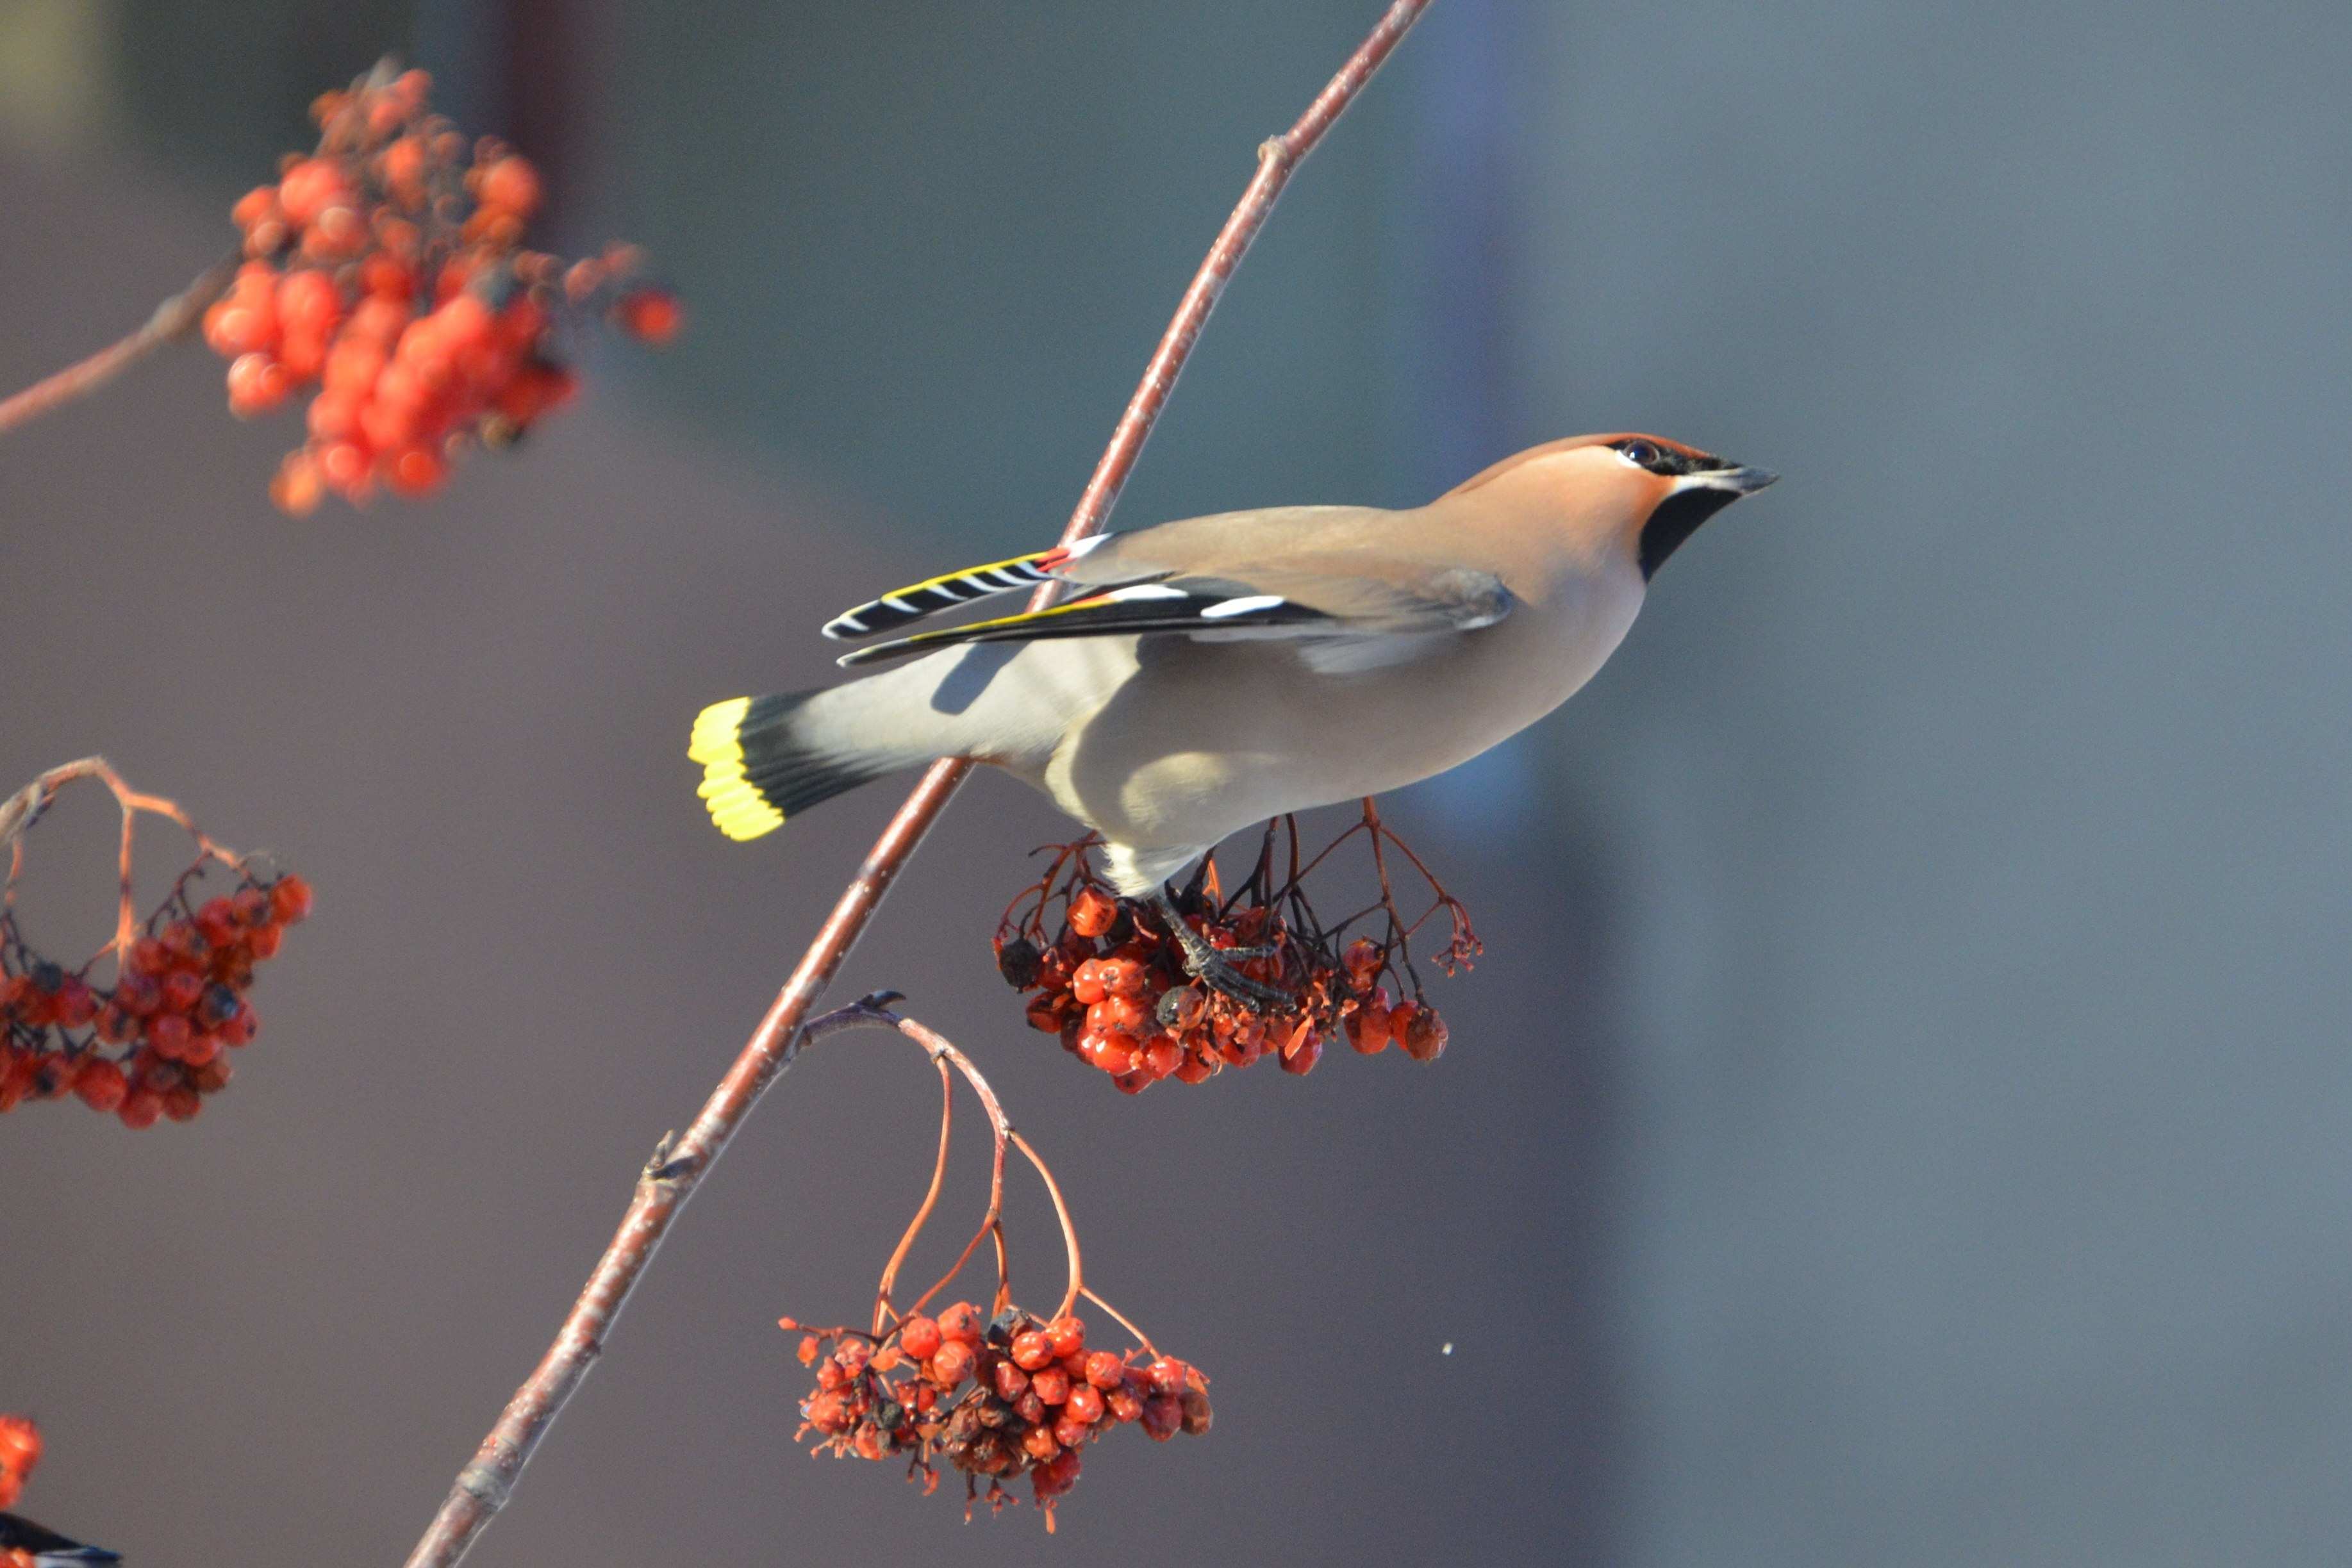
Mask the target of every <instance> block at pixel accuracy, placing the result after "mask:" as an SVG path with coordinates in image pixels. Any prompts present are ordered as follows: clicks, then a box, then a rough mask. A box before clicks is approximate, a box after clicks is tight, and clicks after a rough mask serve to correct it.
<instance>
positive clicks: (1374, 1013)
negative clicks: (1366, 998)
mask: <svg viewBox="0 0 2352 1568" xmlns="http://www.w3.org/2000/svg"><path fill="white" fill-rule="evenodd" d="M1347 1030H1348V1043H1349V1045H1350V1046H1353V1047H1354V1048H1355V1050H1356V1051H1357V1053H1358V1054H1359V1055H1362V1056H1378V1055H1379V1054H1380V1053H1381V1051H1386V1050H1387V1049H1388V1044H1389V1009H1386V1008H1384V1007H1382V1006H1381V1004H1380V1003H1379V1002H1378V1001H1370V1002H1367V1003H1365V1004H1364V1005H1363V1006H1362V1007H1360V1008H1358V1009H1356V1010H1355V1011H1354V1012H1351V1013H1349V1015H1348V1023H1347Z"/></svg>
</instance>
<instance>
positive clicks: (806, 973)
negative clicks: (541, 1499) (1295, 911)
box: [407, 0, 1429, 1568]
mask: <svg viewBox="0 0 2352 1568" xmlns="http://www.w3.org/2000/svg"><path fill="white" fill-rule="evenodd" d="M1428 5H1429V0H1392V3H1391V5H1388V6H1387V8H1386V9H1385V10H1384V11H1383V12H1382V14H1381V18H1380V20H1379V21H1378V22H1376V23H1375V24H1373V26H1372V29H1371V31H1370V34H1368V35H1367V36H1366V37H1365V38H1364V40H1363V42H1362V43H1360V44H1359V45H1358V46H1357V47H1356V49H1355V52H1354V53H1353V54H1351V55H1349V57H1348V58H1347V60H1346V61H1345V62H1343V63H1342V64H1341V66H1340V68H1339V72H1338V74H1336V75H1335V76H1333V77H1332V78H1331V79H1330V80H1329V81H1328V83H1326V84H1325V86H1324V88H1323V90H1322V91H1320V92H1319V93H1318V94H1316V96H1315V99H1314V101H1312V102H1311V103H1309V104H1308V105H1307V110H1306V112H1305V113H1303V114H1301V115H1300V116H1299V117H1298V120H1297V122H1296V123H1294V124H1293V125H1292V126H1291V127H1290V129H1289V130H1287V131H1284V132H1283V133H1282V134H1281V135H1279V136H1276V137H1273V138H1271V139H1269V140H1268V141H1265V142H1263V143H1262V144H1260V146H1259V148H1258V158H1257V172H1255V174H1254V175H1253V176H1252V177H1251V179H1250V182H1249V183H1248V185H1247V186H1246V187H1245V188H1244V190H1243V192H1242V196H1241V200H1240V201H1239V203H1237V204H1235V206H1234V210H1233V212H1232V214H1230V215H1229V216H1228V217H1227V218H1226V219H1225V223H1224V226H1223V228H1221V229H1220V230H1219V231H1218V233H1217V237H1216V239H1215V240H1214V241H1213V243H1212V244H1211V246H1210V247H1209V253H1208V255H1207V256H1206V257H1204V258H1203V259H1202V263H1201V266H1200V267H1199V269H1198V270H1197V271H1195V272H1194V274H1193V275H1192V283H1191V284H1190V286H1188V287H1186V288H1185V290H1184V294H1183V298H1181V300H1180V301H1179V302H1178V304H1177V307H1176V314H1175V316H1174V318H1173V319H1171V320H1170V322H1169V323H1168V327H1167V329H1166V330H1165V331H1164V332H1162V333H1161V334H1160V343H1159V346H1158V348H1156V349H1155V350H1153V352H1152V355H1151V359H1150V362H1149V363H1148V364H1147V365H1146V366H1145V367H1144V371H1143V378H1142V380H1141V381H1140V382H1139V383H1138V384H1137V386H1136V389H1135V392H1134V393H1133V394H1132V395H1131V396H1130V397H1129V400H1128V404H1127V408H1126V410H1125V411H1124V412H1123V413H1121V414H1120V415H1119V419H1118V424H1117V425H1116V426H1114V427H1113V429H1112V431H1111V438H1110V443H1109V444H1108V446H1107V447H1105V449H1104V451H1103V455H1102V456H1101V458H1100V459H1099V460H1098V461H1097V463H1096V465H1095V470H1094V474H1093V476H1092V477H1090V478H1089V479H1088V480H1087V486H1086V488H1085V490H1083V491H1082V492H1080V494H1079V497H1078V502H1077V506H1076V508H1075V509H1074V510H1073V511H1072V512H1071V514H1070V520H1069V524H1068V526H1067V527H1066V528H1064V529H1063V531H1062V538H1061V542H1062V543H1063V544H1065V545H1070V544H1076V543H1077V542H1078V541H1079V540H1081V539H1085V538H1091V537H1092V536H1094V535H1095V534H1097V533H1099V532H1100V531H1101V530H1102V527H1103V524H1104V523H1105V522H1106V521H1107V520H1108V517H1109V516H1110V512H1111V508H1112V507H1113V506H1114V505H1115V504H1116V503H1117V502H1118V497H1119V492H1120V491H1121V490H1122V489H1123V488H1125V486H1126V484H1127V479H1128V476H1129V474H1130V473H1132V472H1133V470H1134V467H1135V462H1136V459H1137V457H1138V456H1139V455H1141V453H1142V451H1143V445H1144V442H1145V441H1146V439H1147V438H1149V437H1150V434H1151V430H1152V427H1153V426H1154V425H1155V424H1156V423H1159V419H1160V411H1161V410H1162V409H1163V408H1164V407H1165V406H1166V405H1167V402H1168V397H1169V394H1170V392H1171V391H1173V390H1174V388H1175V385H1176V380H1177V377H1178V376H1179V375H1180V374H1181V372H1182V371H1183V369H1184V364H1185V361H1187V360H1188V359H1190V358H1191V356H1192V349H1193V346H1194V344H1195V343H1197V342H1198V341H1199V340H1200V335H1201V330H1202V328H1203V327H1204V326H1205V325H1206V324H1207V322H1208V319H1209V314H1210V312H1211V311H1212V310H1213V309H1214V308H1215V307H1216V303H1217V299H1218V298H1219V296H1221V295H1222V294H1223V292H1224V289H1225V285H1226V284H1227V283H1228V282H1230V281H1231V280H1232V278H1233V275H1234V269H1235V268H1236V267H1239V266H1240V265H1241V261H1242V258H1243V256H1245V255H1247V254H1248V251H1249V248H1250V246H1251V243H1252V242H1253V241H1255V239H1256V238H1257V235H1258V233H1259V231H1260V230H1261V229H1263V228H1264V227H1265V221H1266V219H1267V217H1268V216H1269V215H1271V214H1272V213H1273V211H1274V205H1275V202H1276V199H1277V198H1279V197H1280V195H1281V194H1282V190H1283V187H1284V186H1285V185H1286V184H1287V183H1289V180H1290V176H1291V175H1292V173H1293V172H1296V171H1297V168H1298V165H1299V163H1300V162H1302V161H1304V160H1305V158H1306V157H1307V154H1308V153H1309V152H1312V151H1313V150H1314V148H1315V145H1316V143H1318V141H1321V140H1322V139H1323V135H1324V133H1325V132H1326V131H1329V130H1330V128H1331V126H1332V123H1333V122H1334V121H1336V120H1338V119H1339V116H1340V114H1341V113H1342V112H1343V111H1344V110H1346V109H1347V107H1348V105H1349V104H1350V103H1351V102H1353V101H1354V100H1355V98H1356V95H1357V94H1358V93H1360V92H1361V91H1362V90H1363V88H1364V84H1365V83H1366V82H1368V81H1370V79H1371V77H1372V73H1373V72H1374V71H1376V70H1378V69H1379V68H1380V67H1381V62H1382V61H1383V60H1385V59H1387V58H1388V57H1389V54H1390V52H1391V50H1393V49H1394V48H1395V47H1396V46H1397V44H1398V42H1399V41H1400V40H1402V38H1403V37H1404V35H1405V34H1406V32H1407V31H1409V30H1410V29H1411V28H1412V25H1413V23H1415V22H1416V21H1418V20H1420V18H1421V14H1422V13H1423V11H1424V10H1426V9H1427V8H1428ZM1054 597H1055V589H1054V587H1053V586H1052V585H1046V586H1044V587H1041V588H1039V589H1038V591H1036V592H1035V593H1034V594H1033V595H1032V596H1031V598H1030V601H1029V606H1030V608H1031V609H1033V610H1042V609H1045V608H1046V607H1047V606H1049V605H1050V604H1051V603H1052V602H1053V601H1054ZM970 771H971V763H970V762H969V761H966V760H963V759H961V758H953V759H950V760H948V761H943V762H939V763H934V764H933V765H932V766H931V768H929V770H928V771H927V772H925V773H924V775H923V777H922V779H921V781H920V782H919V783H918V784H917V785H916V786H915V789H914V790H913V792H912V793H911V794H909V795H908V798H907V800H906V802H905V804H903V805H902V806H900V807H899V808H898V814H897V815H896V816H894V817H892V818H891V820H890V821H889V824H888V825H887V827H885V828H884V829H883V831H882V836H881V838H880V839H879V840H877V841H876V843H875V845H874V848H873V850H872V851H871V852H869V853H868V854H867V856H866V862H865V864H864V865H863V866H861V867H860V868H859V870H858V873H857V875H856V877H854V878H853V879H852V880H851V882H850V883H849V885H848V886H847V887H846V888H845V889H844V890H843V892H842V894H841V898H840V900H839V901H838V902H837V903H836V904H835V905H834V909H833V913H832V914H831V915H829V916H827V917H826V919H825V922H824V925H822V926H821V927H819V928H818V931H817V934H816V937H815V939H814V941H813V942H811V943H810V945H809V947H808V950H807V951H806V952H805V953H803V955H802V956H801V961H800V963H799V964H798V965H797V966H796V967H794V968H793V973H792V975H791V977H789V978H788V979H786V980H785V982H784V986H783V988H782V990H781V991H779V992H778V993H777V995H776V998H775V1000H774V1001H773V1002H772V1004H770V1006H769V1009H768V1011H767V1014H766V1016H765V1017H763V1018H762V1019H761V1020H760V1023H759V1027H758V1028H756V1029H755V1030H752V1032H751V1039H750V1040H748V1041H747V1042H746V1043H745V1045H744V1047H743V1050H742V1051H741V1052H740V1054H739V1055H738V1056H737V1057H736V1059H735V1062H734V1065H732V1066H731V1067H730V1068H729V1069H728V1070H727V1073H726V1076H725V1077H723V1078H721V1079H720V1080H719V1086H718V1087H717V1088H716V1089H715V1090H713V1091H712V1092H711V1094H710V1097H709V1100H707V1101H706V1102H705V1103H704V1104H703V1107H702V1109H701V1111H700V1112H699V1113H698V1114H697V1115H696V1117H695V1119H694V1121H693V1123H692V1124H690V1125H689V1126H688V1128H687V1130H686V1133H685V1134H684V1135H683V1136H682V1137H680V1138H678V1139H677V1142H676V1144H675V1145H673V1146H672V1147H671V1148H670V1149H669V1150H667V1151H666V1153H667V1158H666V1159H665V1160H663V1161H660V1162H656V1166H655V1167H654V1168H652V1169H649V1170H648V1171H647V1172H646V1175H645V1176H643V1177H641V1178H640V1180H639V1181H638V1183H637V1190H636V1194H635V1197H634V1198H633V1199H632V1200H631V1202H630V1205H629V1208H628V1212H627V1213H626V1214H625V1215H624V1216H623V1217H622V1219H621V1227H620V1229H619V1230H618V1231H616V1232H615V1233H614V1237H613V1240H612V1242H611V1243H610V1244H609V1245H608V1246H607V1247H606V1248H605V1249H604V1256H603V1257H602V1258H600V1259H599V1260H597V1263H596V1267H595V1270H594V1271H593V1273H591V1274H590V1275H589V1278H588V1283H587V1286H586V1287H585V1288H584V1289H583V1291H581V1293H580V1298H579V1300H578V1301H575V1302H573V1304H572V1310H571V1311H570V1312H568V1313H567V1314H566V1315H565V1317H564V1320H563V1322H562V1326H561V1327H560V1328H559V1329H558V1330H557V1333H556V1336H555V1340H554V1343H552V1344H551V1345H550V1346H549V1347H548V1349H547V1352H546V1354H544V1355H543V1356H542V1357H541V1360H540V1364H539V1365H538V1366H537V1367H536V1368H535V1369H533V1371H532V1372H531V1374H530V1376H529V1377H527V1378H526V1379H524V1381H523V1383H522V1385H521V1386H520V1388H518V1389H517V1390H516V1391H515V1394H514V1396H513V1397H512V1398H511V1399H510V1400H509V1401H508V1403H507V1406H506V1408H505V1410H503V1411H502V1412H501V1413H500V1414H499V1418H498V1420H497V1422H496V1423H495V1424H493V1425H492V1427H491V1428H490V1430H489V1433H488V1436H486V1437H484V1438H483V1439H482V1443H481V1446H480V1448H478V1450H477V1451H476V1453H475V1456H474V1458H473V1459H472V1460H471V1461H470V1462H469V1463H468V1464H467V1466H466V1468H465V1469H463V1470H461V1471H459V1472H458V1476H457V1483H456V1485H454V1486H453V1487H452V1488H451V1489H450V1491H449V1495H448V1497H447V1498H446V1499H445V1500H443V1502H442V1504H441V1508H440V1511H439V1512H438V1513H436V1515H435V1516H434V1519H433V1522H432V1523H431V1524H430V1525H429V1526H427V1527H426V1529H425V1534H424V1536H423V1537H422V1538H421V1539H420V1540H419V1541H418V1542H417V1543H416V1547H415V1550H414V1551H413V1552H410V1553H409V1557H408V1565H407V1568H448V1565H450V1564H453V1563H457V1562H458V1561H459V1560H460V1559H462V1558H463V1557H464V1556H465V1555H466V1552H467V1550H468V1549H469V1548H470V1547H471V1546H472V1545H473V1542H474V1541H475V1539H476V1538H477V1537H478V1536H479V1535H480V1534H481V1532H482V1531H483V1530H484V1529H485V1528H486V1527H487V1526H488V1524H489V1522H490V1521H491V1520H493V1519H495V1518H496V1517H497V1516H498V1512H499V1510H500V1509H502V1508H504V1507H505V1506H506V1502H507V1499H508V1497H509V1495H510V1493H511V1491H512V1489H513V1487H514V1484H515V1481H516V1479H518V1478H519V1477H520V1475H521V1474H522V1470H523V1467H524V1466H525V1465H527V1464H529V1463H530V1456H531V1454H532V1452H533V1451H534V1450H535V1449H536V1448H538V1447H539V1443H540V1439H541V1437H544V1436H545V1435H546V1432H547V1428H548V1425H549V1424H550V1423H551V1422H552V1421H553V1420H554V1419H555V1417H556V1416H557V1414H558V1413H559V1412H561V1411H562V1408H563V1406H564V1405H565V1404H566V1403H567V1402H568V1401H569V1400H570V1399H571V1397H572V1393H573V1391H574V1390H576V1389H577V1388H578V1387H579V1386H580V1381H581V1379H582V1378H583V1377H584V1376H586V1375H587V1371H588V1368H589V1366H590V1365H591V1364H593V1362H594V1360H595V1358H596V1356H597V1355H598V1354H600V1353H601V1352H602V1350H603V1344H604V1335H605V1334H606V1333H608V1332H609V1331H610V1329H611V1327H612V1325H613V1322H614V1320H615V1319H616V1318H618V1317H619V1315H620V1312H621V1311H622V1309H623V1308H624V1307H625V1306H626V1305H627V1303H628V1298H629V1292H630V1291H632V1290H634V1289H635V1286H636V1282H637V1281H638V1280H639V1279H640V1278H641V1277H642V1276H643V1275H644V1273H645V1270H646V1267H647V1265H649V1264H650V1263H651V1262H652V1261H653V1257H654V1254H655V1252H656V1250H657V1249H659V1248H660V1246H661V1242H662V1239H663V1238H664V1237H665V1236H666V1235H667V1233H668V1230H669V1227H670V1223H671V1221H672V1220H674V1219H675V1218H677V1214H678V1211H679V1210H680V1209H682V1208H683V1207H685V1206H686V1204H687V1202H688V1200H689V1199H690V1198H692V1197H693V1196H694V1190H695V1187H696V1186H698V1184H699V1182H700V1180H701V1178H702V1176H703V1175H704V1174H705V1173H706V1172H708V1171H709V1168H710V1166H711V1165H712V1163H713V1162H714V1161H716V1160H717V1159H718V1157H719V1155H720V1154H722V1153H724V1152H725V1150H726V1147H727V1145H728V1143H729V1142H730V1140H731V1139H732V1138H733V1137H734V1135H735V1131H736V1129H737V1128H738V1127H740V1126H741V1125H742V1124H743V1119H744V1118H745V1117H746V1116H748V1115H749V1114H750V1113H751V1107H752V1106H753V1105H754V1104H756V1103H758V1102H759V1098H760V1096H761V1093H762V1092H765V1091H766V1089H767V1087H768V1085H769V1084H771V1083H772V1082H775V1080H776V1077H777V1075H778V1074H779V1073H781V1072H782V1071H784V1069H785V1067H786V1066H787V1065H789V1064H790V1062H791V1061H792V1059H793V1055H794V1054H795V1053H796V1052H797V1051H798V1050H799V1047H800V1044H801V1042H802V1041H803V1040H805V1039H807V1038H808V1037H809V1034H810V1030H809V1029H807V1028H803V1024H804V1023H806V1022H807V1021H808V1014H809V1009H811V1008H812V1007H813V1006H814V1004H815V1002H816V999H817V998H818V997H819V996H821V995H822V994H823V993H824V988H825V987H826V985H827V984H828V983H830V982H831V980H832V979H833V977H834V976H835V974H836V973H837V972H838V971H839V970H840V968H841V966H842V964H843V963H844V962H845V960H846V959H847V958H848V956H849V950H850V948H851V947H852V946H855V945H856V941H857V938H858V936H860V935H861V934H862V933H863V932H864V931H865V929H866V923H867V922H868V921H869V920H871V919H872V918H873V917H874V912H875V911H876V910H877V908H879V907H880V906H881V903H882V899H883V897H884V895H885V894H887V893H888V891H889V889H890V884H891V883H893V882H895V881H896V880H897V879H898V873H899V872H900V871H901V870H902V869H903V868H904V867H905V865H906V863H907V861H908V857H910V856H911V855H912V854H913V853H914V852H915V850H916V847H917V846H918V845H919V844H920V843H921V842H922V841H923V836H924V835H925V834H926V833H927V832H929V830H930V826H931V824H932V822H934V821H937V820H938V818H939V814H940V811H941V810H945V809H946V807H947V803H948V801H949V800H951V799H952V798H953V797H954V795H955V791H956V789H957V787H958V786H959V785H961V783H962V782H963V779H964V776H965V775H966V774H967V773H969V772H970ZM838 1027H847V1026H846V1025H845V1024H844V1025H841V1026H838ZM997 1245H998V1249H999V1252H998V1255H999V1258H1000V1260H1002V1258H1003V1236H1002V1234H1001V1232H1000V1234H999V1235H998V1239H997ZM1075 1263H1076V1260H1075V1257H1074V1258H1073V1269H1072V1274H1073V1277H1074V1281H1075V1276H1076V1267H1075Z"/></svg>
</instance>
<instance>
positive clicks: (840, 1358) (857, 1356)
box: [833, 1339, 874, 1377]
mask: <svg viewBox="0 0 2352 1568" xmlns="http://www.w3.org/2000/svg"><path fill="white" fill-rule="evenodd" d="M833 1359H834V1361H835V1363H836V1364H839V1366H840V1367H841V1370H842V1371H844V1372H845V1373H847V1374H849V1375H850V1376H852V1377H855V1376H856V1375H858V1374H859V1373H861V1372H864V1371H865V1370H866V1364H867V1363H868V1362H870V1361H872V1360H873V1359H874V1347H873V1346H872V1345H871V1344H869V1343H866V1341H864V1340H862V1339H845V1340H843V1341H842V1342H841V1348H840V1349H838V1350H836V1351H835V1352H834V1353H833Z"/></svg>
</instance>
